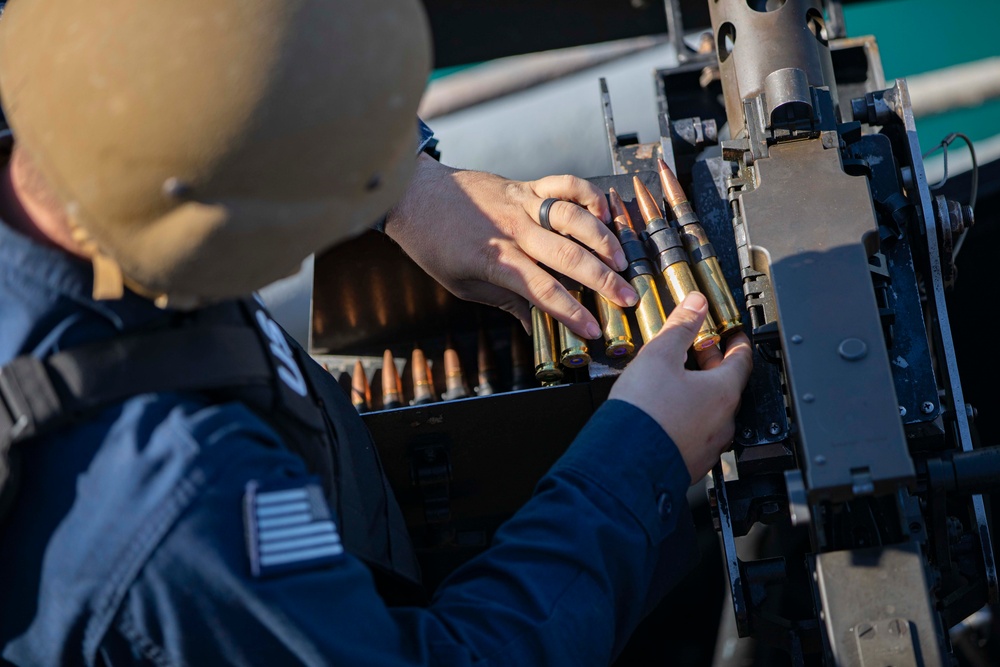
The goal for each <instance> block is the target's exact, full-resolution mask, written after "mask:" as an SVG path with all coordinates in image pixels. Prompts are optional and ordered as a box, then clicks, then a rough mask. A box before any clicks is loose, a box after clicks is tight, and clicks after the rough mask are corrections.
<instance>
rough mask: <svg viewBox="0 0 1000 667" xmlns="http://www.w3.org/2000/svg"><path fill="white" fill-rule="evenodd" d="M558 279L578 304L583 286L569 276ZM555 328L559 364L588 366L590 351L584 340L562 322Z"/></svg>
mask: <svg viewBox="0 0 1000 667" xmlns="http://www.w3.org/2000/svg"><path fill="white" fill-rule="evenodd" d="M558 278H559V282H560V283H561V284H562V286H563V287H564V288H566V291H567V292H569V294H570V296H572V297H573V298H574V299H576V300H577V301H578V302H582V301H583V285H581V284H580V283H579V282H577V281H576V280H573V279H572V278H570V277H569V276H563V275H560V276H558ZM556 328H557V330H558V337H559V347H558V350H559V356H558V357H557V358H558V359H559V363H561V364H562V365H563V366H565V367H566V368H582V367H583V366H586V365H587V364H589V363H590V349H589V348H588V347H587V341H586V339H584V338H580V337H579V336H577V335H576V334H575V333H573V331H572V330H571V329H570V328H569V327H567V326H566V325H565V324H563V323H562V322H556Z"/></svg>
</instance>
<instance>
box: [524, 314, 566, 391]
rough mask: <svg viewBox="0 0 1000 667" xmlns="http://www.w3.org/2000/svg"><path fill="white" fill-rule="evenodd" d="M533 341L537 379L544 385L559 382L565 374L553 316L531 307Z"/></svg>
mask: <svg viewBox="0 0 1000 667" xmlns="http://www.w3.org/2000/svg"><path fill="white" fill-rule="evenodd" d="M531 339H532V342H533V344H534V349H535V379H536V380H538V381H539V382H541V383H542V384H550V383H555V382H559V380H561V379H562V376H563V372H562V369H560V368H559V361H558V360H559V350H557V349H556V333H555V326H554V325H553V320H552V316H551V315H549V314H548V313H546V312H544V311H542V310H539V309H538V308H536V307H535V306H532V307H531Z"/></svg>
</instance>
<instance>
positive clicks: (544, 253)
mask: <svg viewBox="0 0 1000 667" xmlns="http://www.w3.org/2000/svg"><path fill="white" fill-rule="evenodd" d="M581 210H582V209H581ZM518 241H519V244H520V246H521V248H522V250H524V252H525V253H527V254H528V256H529V257H533V258H535V259H536V260H538V261H539V262H541V263H542V264H544V265H545V266H548V267H549V268H551V269H553V270H554V271H556V272H558V273H562V274H564V275H566V276H569V277H570V278H573V279H574V280H577V281H579V282H580V283H581V284H583V285H584V286H585V287H589V288H590V289H592V290H594V291H595V292H598V293H600V294H601V295H603V296H605V297H607V298H608V299H610V300H611V301H614V302H615V303H617V304H618V305H619V306H622V307H623V308H625V307H629V306H634V305H635V303H636V301H638V299H639V296H638V295H637V294H636V292H635V290H634V289H632V286H631V285H629V284H628V281H626V280H625V279H624V278H622V277H621V276H620V275H618V274H617V273H616V272H615V271H613V270H612V269H610V268H609V267H608V265H607V264H605V263H604V262H602V261H601V260H599V259H597V258H596V257H595V256H594V255H593V254H592V253H591V252H589V251H588V250H587V249H586V248H584V247H583V246H581V245H580V244H579V243H576V242H574V241H572V240H570V239H568V238H566V237H564V236H560V235H558V234H551V233H549V232H547V231H546V230H544V229H542V228H541V227H537V226H535V227H532V228H529V229H525V230H524V233H523V235H522V236H521V237H520V238H519V239H518ZM528 298H529V300H531V297H528ZM533 303H538V305H539V306H541V307H542V310H546V311H548V312H549V313H551V314H552V315H553V317H555V316H556V313H555V312H553V311H551V310H548V308H546V305H547V304H544V303H539V302H537V301H533Z"/></svg>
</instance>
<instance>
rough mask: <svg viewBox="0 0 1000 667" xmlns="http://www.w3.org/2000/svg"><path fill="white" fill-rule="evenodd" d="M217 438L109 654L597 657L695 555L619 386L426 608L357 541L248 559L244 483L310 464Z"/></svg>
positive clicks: (436, 660)
mask: <svg viewBox="0 0 1000 667" xmlns="http://www.w3.org/2000/svg"><path fill="white" fill-rule="evenodd" d="M220 448H221V451H222V456H223V457H224V458H225V461H226V463H225V465H224V466H221V467H220V469H219V472H218V474H217V475H215V476H214V478H213V479H211V480H207V482H206V484H205V485H204V490H203V491H202V492H201V494H200V496H199V497H198V498H197V499H196V500H195V501H194V502H193V503H192V505H191V506H190V507H189V508H188V509H187V511H186V512H185V513H184V514H183V515H182V516H181V517H180V519H179V520H178V521H177V523H176V524H175V525H174V526H173V527H172V529H171V530H170V531H169V532H168V533H167V535H166V537H165V538H164V540H163V542H162V543H161V544H160V545H159V547H158V548H157V549H156V551H155V552H154V553H153V555H152V556H151V558H150V559H149V560H148V561H147V562H146V565H145V566H144V567H143V569H142V571H141V572H140V573H139V575H138V577H137V578H136V579H135V581H134V582H133V583H132V585H131V586H130V588H129V590H128V592H127V594H126V596H125V598H124V601H123V604H122V606H121V608H120V609H119V612H118V615H117V617H116V619H115V623H114V624H113V626H112V628H111V630H110V631H109V633H108V635H107V636H106V638H105V641H104V644H103V647H102V651H103V652H104V657H105V659H106V660H107V661H108V662H109V663H111V664H118V663H119V662H124V663H129V662H133V661H139V662H141V661H150V660H151V661H153V662H155V663H156V664H290V663H296V664H298V663H302V664H312V665H327V664H331V665H352V666H355V665H427V664H433V665H471V664H484V665H504V666H506V665H519V666H527V665H589V664H593V665H607V664H608V663H609V662H610V661H611V660H612V659H613V657H614V655H616V653H617V652H618V651H619V650H620V649H621V647H622V645H623V644H624V642H625V641H626V640H627V638H628V635H629V634H630V633H631V632H632V630H633V629H634V628H635V626H636V625H637V624H638V622H639V621H640V620H641V618H642V617H643V615H644V614H645V613H646V612H647V611H648V610H649V609H650V608H651V606H652V604H654V603H655V602H656V601H657V600H658V599H659V598H660V596H662V594H663V593H664V592H665V590H666V588H667V587H668V586H669V585H670V584H671V583H673V582H674V581H676V580H677V579H678V578H679V577H680V576H681V575H682V574H683V573H684V571H685V568H686V566H687V565H688V563H689V559H690V558H691V557H692V556H693V554H694V548H693V547H694V531H693V526H692V524H691V519H690V513H689V510H688V508H687V506H686V501H685V491H686V489H687V487H688V485H689V482H690V479H689V477H688V473H687V470H686V467H685V466H684V462H683V460H682V459H681V457H680V455H679V453H678V451H677V449H676V447H675V446H674V445H673V443H672V442H671V441H670V440H669V438H668V437H667V436H666V434H665V433H664V432H663V430H662V429H661V428H660V427H659V426H658V425H657V424H656V423H655V422H654V421H653V420H652V419H650V418H649V417H648V416H647V415H645V414H644V413H643V412H641V411H639V410H638V409H636V408H634V407H632V406H630V405H628V404H626V403H622V402H619V401H608V402H607V403H605V404H604V405H603V406H602V407H601V408H600V409H599V410H598V411H597V413H596V414H595V415H594V416H593V418H592V419H591V420H590V422H589V423H588V425H587V426H586V427H585V428H584V429H583V431H582V432H581V433H580V434H579V436H578V437H577V438H576V440H575V441H574V443H573V445H572V446H571V447H570V449H569V450H568V451H567V453H566V454H565V455H564V456H563V457H562V458H561V459H560V460H559V461H558V462H557V464H556V465H555V466H554V467H553V469H552V470H551V471H550V472H549V473H548V474H547V475H546V476H545V477H544V478H543V479H542V480H541V481H540V483H539V484H538V487H537V489H536V492H535V494H534V496H533V497H532V498H531V500H530V501H529V502H528V503H527V504H526V505H525V506H524V507H523V508H522V509H521V510H520V511H519V512H518V513H517V514H516V515H515V516H514V517H512V518H511V519H510V520H509V521H508V522H507V523H506V524H505V525H504V526H502V528H501V529H500V530H499V531H498V532H497V534H496V536H495V540H494V544H493V545H492V546H491V547H490V548H489V549H488V550H486V551H485V552H483V553H482V554H481V555H479V556H478V557H477V558H475V559H473V560H472V561H470V562H468V563H466V564H465V565H463V566H462V567H461V568H459V569H458V570H456V571H455V572H454V573H453V574H452V575H451V576H450V577H449V578H448V579H447V580H446V581H445V582H443V583H442V585H441V586H440V587H439V590H438V592H437V594H436V595H435V597H434V599H433V600H432V602H431V604H430V605H429V606H428V607H426V608H389V607H387V606H386V605H385V604H384V603H383V602H382V600H381V598H379V597H378V595H377V593H376V592H375V587H374V584H373V581H372V578H371V575H370V573H369V571H368V570H367V568H366V567H365V566H364V565H363V564H362V563H361V562H360V561H358V560H356V559H355V558H353V557H351V556H350V555H346V556H345V557H343V558H341V559H338V560H337V562H335V563H333V564H327V565H325V566H323V567H316V568H311V569H304V570H298V571H294V572H288V573H285V574H281V575H278V576H273V577H269V578H255V577H254V576H252V574H251V566H250V562H249V558H248V552H247V546H246V544H247V540H246V539H245V535H244V525H243V522H242V520H241V517H242V513H241V504H242V501H243V497H244V491H245V488H246V485H247V483H248V482H249V481H257V482H259V483H260V484H262V485H266V484H270V483H279V484H287V483H288V482H289V480H295V479H299V478H301V479H306V475H305V471H304V470H303V469H302V466H301V465H300V464H298V462H297V461H295V460H294V459H293V457H291V455H289V454H288V453H287V452H285V451H283V450H281V449H270V448H265V447H261V446H260V445H259V444H256V443H247V442H242V441H241V440H240V438H239V437H238V435H237V434H234V435H233V437H231V438H225V437H223V438H221V439H220V441H219V442H217V443H215V444H214V445H213V449H216V450H219V449H220ZM275 471H280V472H275Z"/></svg>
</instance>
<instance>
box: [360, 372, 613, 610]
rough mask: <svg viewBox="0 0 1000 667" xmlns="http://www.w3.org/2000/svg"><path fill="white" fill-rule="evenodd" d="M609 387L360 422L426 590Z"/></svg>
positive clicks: (531, 481) (566, 389) (525, 493)
mask: <svg viewBox="0 0 1000 667" xmlns="http://www.w3.org/2000/svg"><path fill="white" fill-rule="evenodd" d="M611 384H612V380H611V379H610V378H598V379H595V380H593V381H590V382H580V383H575V384H567V385H560V386H556V387H545V388H538V389H530V390H525V391H517V392H510V393H505V394H495V395H492V396H486V397H476V398H467V399H460V400H455V401H447V402H441V403H434V404H431V405H425V406H416V407H408V408H402V409H398V410H385V411H379V412H371V413H368V414H365V415H363V418H364V420H365V423H366V424H367V425H368V428H369V430H370V431H371V433H372V437H373V438H374V441H375V442H376V443H378V447H379V455H380V457H381V460H382V465H383V467H384V469H385V473H386V476H387V478H388V479H389V482H390V484H391V485H392V487H393V490H394V491H395V493H396V498H397V500H398V501H399V504H400V507H401V509H402V510H403V515H404V518H405V519H406V523H407V526H408V527H409V528H410V532H411V535H412V537H413V539H414V542H415V546H416V548H417V555H418V558H419V559H420V561H421V566H422V568H423V572H424V580H425V584H426V585H427V587H428V589H429V590H433V588H434V587H436V586H437V584H438V583H439V582H440V581H441V579H443V578H444V576H446V575H447V574H448V572H450V571H451V570H453V569H454V568H455V567H457V566H458V565H459V564H461V563H463V562H465V561H466V560H468V559H469V558H471V557H472V556H474V555H475V554H476V553H479V552H480V551H482V550H483V549H485V548H486V546H487V545H488V544H489V540H490V538H491V537H492V535H493V532H494V531H495V530H496V529H497V527H499V525H500V524H501V523H502V522H503V521H504V520H505V519H507V518H509V517H510V516H511V515H512V514H514V512H515V511H516V510H517V509H518V508H519V507H520V506H521V505H523V504H524V503H525V502H526V501H527V500H528V498H530V497H531V493H532V491H533V489H534V487H535V484H536V483H537V482H538V480H539V479H541V478H542V476H543V475H544V474H545V472H546V471H547V470H548V469H549V468H550V467H551V466H552V464H553V463H555V461H556V459H558V458H559V456H560V455H561V454H562V453H563V452H564V451H565V450H566V448H567V447H568V446H569V444H570V442H572V440H573V438H574V437H575V436H576V433H577V432H578V431H579V430H580V429H581V428H582V427H583V425H584V424H585V423H586V422H587V420H588V419H589V417H590V415H591V414H593V412H594V411H595V410H596V409H597V407H598V406H599V405H600V404H601V403H602V402H603V401H604V400H605V399H606V398H607V394H608V391H609V390H610V388H611ZM609 446H610V443H609Z"/></svg>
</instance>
